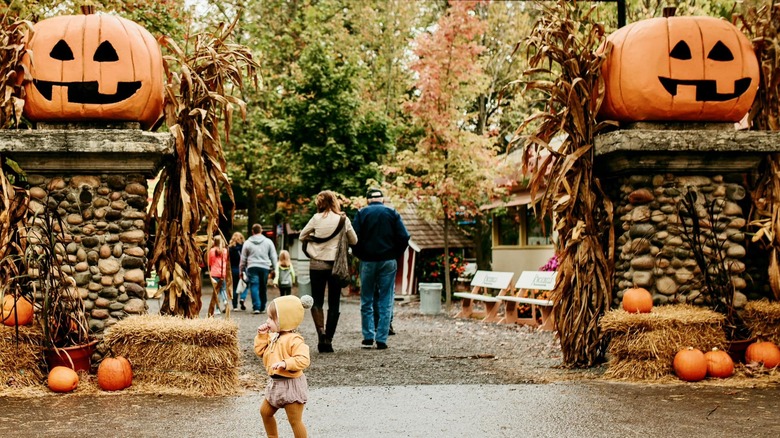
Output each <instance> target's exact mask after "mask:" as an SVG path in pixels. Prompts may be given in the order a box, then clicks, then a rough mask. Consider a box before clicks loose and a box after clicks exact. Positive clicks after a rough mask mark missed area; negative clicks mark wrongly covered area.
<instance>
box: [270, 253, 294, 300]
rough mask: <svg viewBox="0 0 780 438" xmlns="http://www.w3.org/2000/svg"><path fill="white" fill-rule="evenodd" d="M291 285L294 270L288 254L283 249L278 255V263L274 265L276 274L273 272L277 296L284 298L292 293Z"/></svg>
mask: <svg viewBox="0 0 780 438" xmlns="http://www.w3.org/2000/svg"><path fill="white" fill-rule="evenodd" d="M293 284H295V269H293V266H292V260H291V259H290V252H289V251H287V250H286V249H283V250H282V251H281V252H280V253H279V263H277V264H276V272H274V286H277V287H278V288H279V295H281V296H286V295H290V294H291V293H292V287H293Z"/></svg>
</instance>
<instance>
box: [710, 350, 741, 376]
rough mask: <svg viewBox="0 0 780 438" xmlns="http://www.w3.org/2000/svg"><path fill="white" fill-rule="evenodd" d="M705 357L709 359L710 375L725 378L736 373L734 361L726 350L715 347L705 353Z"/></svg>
mask: <svg viewBox="0 0 780 438" xmlns="http://www.w3.org/2000/svg"><path fill="white" fill-rule="evenodd" d="M704 357H705V358H706V359H707V375H708V376H710V377H717V378H720V379H725V378H726V377H731V376H732V375H733V374H734V361H733V360H732V359H731V356H729V354H728V353H726V352H725V351H723V350H718V349H717V348H713V349H712V351H708V352H706V353H704Z"/></svg>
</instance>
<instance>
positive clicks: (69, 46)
mask: <svg viewBox="0 0 780 438" xmlns="http://www.w3.org/2000/svg"><path fill="white" fill-rule="evenodd" d="M27 49H28V50H30V51H31V52H32V55H31V56H28V57H27V59H25V63H26V64H27V66H28V68H29V71H30V74H31V75H32V78H33V80H32V81H31V82H30V83H28V84H27V85H26V89H25V91H26V93H27V100H26V102H25V106H24V115H25V116H26V117H27V118H28V119H30V120H31V121H68V122H72V121H93V120H114V121H137V122H141V125H142V126H143V127H144V128H149V127H151V126H152V125H154V123H155V122H156V121H157V119H159V118H160V115H161V114H162V105H163V85H164V84H163V67H162V55H161V53H160V47H159V45H158V44H157V41H156V40H155V39H154V37H152V35H151V34H150V33H149V32H148V31H147V30H146V29H144V28H143V27H141V26H139V25H138V24H136V23H134V22H132V21H129V20H126V19H124V18H120V17H115V16H111V15H73V16H61V17H53V18H49V19H46V20H43V21H41V22H39V23H37V24H36V25H35V27H34V31H33V33H32V37H31V38H30V40H29V42H28V43H27Z"/></svg>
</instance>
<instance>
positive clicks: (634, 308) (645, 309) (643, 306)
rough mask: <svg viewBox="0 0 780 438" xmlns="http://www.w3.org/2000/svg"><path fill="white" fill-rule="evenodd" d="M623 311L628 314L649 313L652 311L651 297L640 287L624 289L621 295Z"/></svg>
mask: <svg viewBox="0 0 780 438" xmlns="http://www.w3.org/2000/svg"><path fill="white" fill-rule="evenodd" d="M623 310H625V311H626V312H629V313H650V311H651V310H653V295H652V294H651V293H650V292H649V291H648V290H647V289H644V288H641V287H634V288H630V289H626V291H625V292H624V293H623Z"/></svg>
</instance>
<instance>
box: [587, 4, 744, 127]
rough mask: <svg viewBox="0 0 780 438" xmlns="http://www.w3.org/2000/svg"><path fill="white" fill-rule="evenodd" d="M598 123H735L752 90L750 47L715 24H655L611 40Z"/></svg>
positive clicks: (724, 24) (699, 19)
mask: <svg viewBox="0 0 780 438" xmlns="http://www.w3.org/2000/svg"><path fill="white" fill-rule="evenodd" d="M607 41H609V42H610V43H612V50H611V51H610V52H609V54H608V56H607V58H606V60H605V61H604V64H603V66H602V68H601V71H602V74H603V76H604V83H605V93H606V94H605V96H604V102H603V104H602V106H601V110H600V112H599V116H600V117H602V118H605V119H610V120H619V121H626V122H630V121H641V120H656V121H658V120H672V121H697V122H737V121H739V120H740V119H741V118H742V117H743V116H744V115H745V114H746V113H747V112H748V110H750V107H751V105H752V104H753V99H754V98H755V96H756V92H757V91H758V79H759V65H758V59H757V58H756V55H755V52H754V51H753V46H752V44H751V43H750V40H748V39H747V37H745V35H744V34H743V33H742V32H740V30H739V29H738V28H737V27H736V26H734V25H733V24H731V23H729V22H728V21H726V20H721V19H717V18H714V17H704V16H696V17H668V18H667V17H657V18H651V19H648V20H641V21H637V22H634V23H631V24H629V25H627V26H624V27H622V28H620V29H618V30H617V31H616V32H614V33H612V34H611V35H610V36H609V37H608V38H607Z"/></svg>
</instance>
